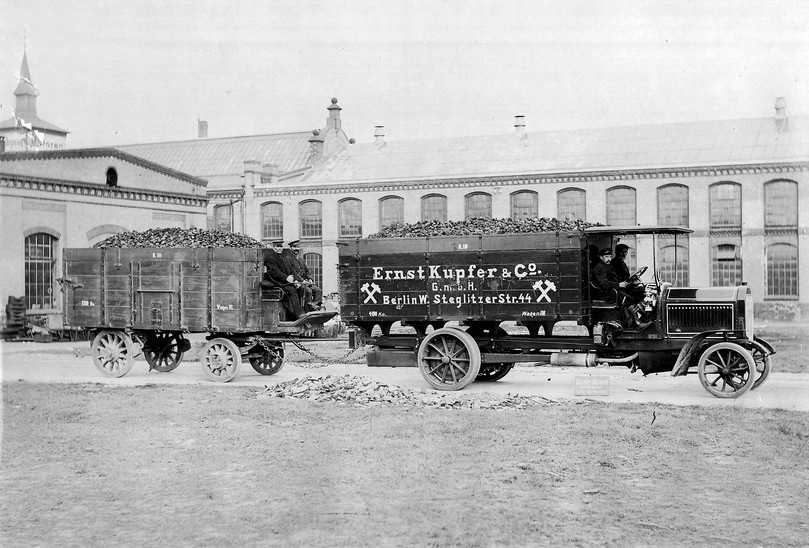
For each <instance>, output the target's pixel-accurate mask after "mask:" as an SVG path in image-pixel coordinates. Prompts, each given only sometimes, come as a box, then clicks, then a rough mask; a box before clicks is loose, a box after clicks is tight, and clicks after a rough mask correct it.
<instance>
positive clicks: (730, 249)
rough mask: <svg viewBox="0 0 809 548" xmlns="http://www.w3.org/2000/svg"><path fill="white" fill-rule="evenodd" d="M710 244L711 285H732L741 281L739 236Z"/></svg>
mask: <svg viewBox="0 0 809 548" xmlns="http://www.w3.org/2000/svg"><path fill="white" fill-rule="evenodd" d="M724 240H725V241H723V242H721V243H714V244H712V245H711V285H713V286H734V285H739V283H740V282H741V281H742V256H741V244H742V242H741V240H742V239H741V236H736V237H734V238H733V239H732V240H730V241H728V240H727V239H726V238H725V239H724Z"/></svg>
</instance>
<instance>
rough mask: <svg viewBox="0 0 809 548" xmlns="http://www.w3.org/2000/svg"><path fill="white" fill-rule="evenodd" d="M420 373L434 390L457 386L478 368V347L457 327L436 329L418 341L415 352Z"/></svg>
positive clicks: (464, 381) (451, 388) (464, 382)
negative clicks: (416, 351)
mask: <svg viewBox="0 0 809 548" xmlns="http://www.w3.org/2000/svg"><path fill="white" fill-rule="evenodd" d="M418 364H419V371H421V376H422V377H424V380H426V381H427V382H428V383H429V384H430V386H432V387H433V388H436V389H438V390H460V389H462V388H463V387H465V386H466V385H468V384H469V383H471V382H472V381H474V380H475V378H476V377H477V376H478V373H479V372H480V349H479V348H478V344H477V343H476V342H475V339H474V338H472V336H471V335H469V334H468V333H466V332H464V331H461V330H460V329H454V328H451V327H443V328H441V329H436V330H435V331H433V332H432V333H430V334H429V335H427V336H426V337H425V338H424V340H422V341H421V345H420V346H419V352H418Z"/></svg>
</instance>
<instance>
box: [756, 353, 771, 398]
mask: <svg viewBox="0 0 809 548" xmlns="http://www.w3.org/2000/svg"><path fill="white" fill-rule="evenodd" d="M752 354H753V360H755V362H756V380H755V382H753V388H751V390H755V389H756V388H758V387H759V386H761V385H762V383H764V381H765V380H767V377H769V376H770V371H771V370H772V358H771V357H770V355H769V354H767V353H766V352H764V351H763V350H762V349H761V348H759V347H758V346H756V347H754V348H753V349H752Z"/></svg>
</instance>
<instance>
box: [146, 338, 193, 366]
mask: <svg viewBox="0 0 809 548" xmlns="http://www.w3.org/2000/svg"><path fill="white" fill-rule="evenodd" d="M187 342H188V341H186V339H184V338H183V337H182V336H180V335H178V334H177V333H151V334H149V336H148V337H146V341H145V342H144V344H143V357H144V358H145V359H146V363H148V364H149V369H150V370H151V369H154V370H155V371H160V372H161V373H168V372H169V371H174V370H175V369H177V366H178V365H180V362H182V361H183V354H184V352H183V348H185V347H186V345H185V344H183V343H187Z"/></svg>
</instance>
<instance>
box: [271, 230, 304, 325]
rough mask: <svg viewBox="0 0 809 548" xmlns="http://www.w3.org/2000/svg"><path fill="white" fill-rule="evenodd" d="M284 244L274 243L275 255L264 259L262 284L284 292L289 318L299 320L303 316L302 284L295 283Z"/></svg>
mask: <svg viewBox="0 0 809 548" xmlns="http://www.w3.org/2000/svg"><path fill="white" fill-rule="evenodd" d="M283 246H284V242H282V241H275V242H273V243H272V250H273V253H271V254H267V255H266V257H265V259H264V279H263V281H262V283H261V286H262V287H265V288H277V289H280V290H281V291H283V297H282V299H281V302H282V304H283V305H284V310H285V311H286V313H287V318H288V319H292V320H297V319H298V318H299V317H301V315H302V314H303V308H302V307H301V299H300V295H299V293H298V288H299V287H300V284H299V283H298V282H296V281H295V275H294V272H293V269H292V267H291V265H290V263H289V261H287V260H286V259H285V258H284V255H283V253H284V247H283Z"/></svg>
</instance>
